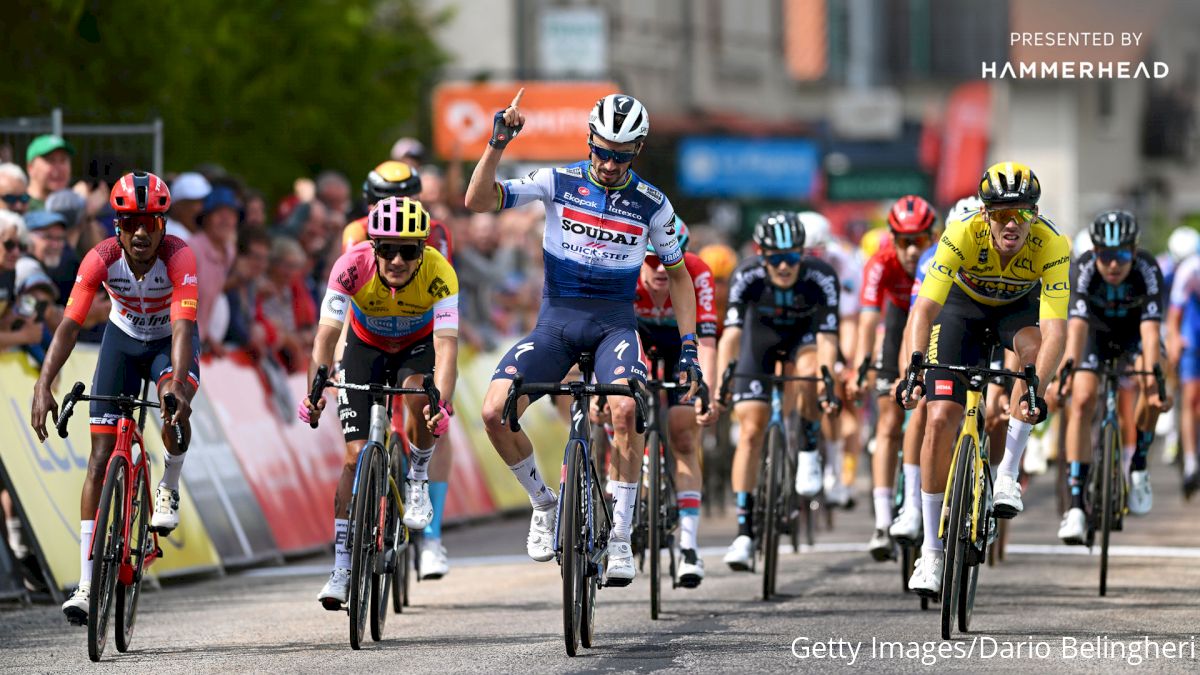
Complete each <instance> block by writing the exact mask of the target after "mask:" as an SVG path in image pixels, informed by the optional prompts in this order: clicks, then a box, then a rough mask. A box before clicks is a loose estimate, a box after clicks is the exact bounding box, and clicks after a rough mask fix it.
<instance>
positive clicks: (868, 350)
mask: <svg viewBox="0 0 1200 675" xmlns="http://www.w3.org/2000/svg"><path fill="white" fill-rule="evenodd" d="M878 331H879V308H877V307H863V309H862V312H861V313H859V315H858V347H857V348H856V349H855V351H854V353H855V354H857V355H858V356H859V358H857V359H854V361H852V362H851V363H850V364H849V365H851V366H857V365H858V363H857V362H861V361H862V360H863V359H864V358H870V357H871V355H872V354H874V353H875V335H876V333H877V332H878Z"/></svg>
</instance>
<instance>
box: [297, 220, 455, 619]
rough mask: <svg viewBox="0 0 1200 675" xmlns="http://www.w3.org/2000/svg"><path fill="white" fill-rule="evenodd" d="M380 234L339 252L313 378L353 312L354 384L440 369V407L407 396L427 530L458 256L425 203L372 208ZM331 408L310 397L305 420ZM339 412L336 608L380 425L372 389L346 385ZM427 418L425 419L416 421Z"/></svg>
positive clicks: (407, 516) (411, 510) (325, 594)
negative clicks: (354, 514) (374, 428)
mask: <svg viewBox="0 0 1200 675" xmlns="http://www.w3.org/2000/svg"><path fill="white" fill-rule="evenodd" d="M367 236H369V237H370V241H365V242H361V243H359V244H355V245H354V246H352V247H351V248H350V250H348V251H346V252H345V253H343V254H342V256H341V257H340V258H338V260H337V262H336V263H335V264H334V266H333V270H332V271H330V273H329V286H328V288H327V290H326V291H325V300H324V302H322V303H321V323H320V325H319V326H318V327H317V336H316V339H315V341H314V342H313V353H312V363H311V365H310V366H309V373H308V375H309V378H310V379H311V378H313V377H315V375H316V372H317V368H318V367H320V366H322V365H324V366H329V365H331V364H332V362H333V351H334V347H335V346H336V344H337V340H338V336H339V335H341V333H342V325H343V324H344V323H345V322H346V320H347V316H349V320H350V331H349V332H348V334H347V338H346V351H345V352H344V353H343V355H342V372H343V375H344V378H345V381H346V382H349V383H353V384H367V383H378V384H389V385H390V384H392V383H394V382H396V381H397V380H402V381H403V382H404V384H403V386H406V387H419V386H421V376H422V375H426V374H429V373H433V377H434V384H436V385H437V388H438V391H439V392H440V393H441V395H442V400H441V401H440V402H439V403H438V409H437V410H429V406H428V402H427V401H426V399H425V398H424V397H423V396H405V397H404V398H405V401H404V402H405V404H406V405H407V406H408V412H409V414H408V428H407V431H408V438H409V440H410V441H412V452H411V455H410V460H409V466H408V476H407V478H408V480H407V481H405V491H404V524H405V525H407V526H408V527H410V528H423V527H425V526H426V525H428V524H429V521H430V519H431V518H432V517H433V506H432V505H431V504H430V500H429V475H428V471H429V460H430V458H431V457H432V456H433V454H434V450H435V449H436V448H435V442H436V441H437V437H439V436H441V435H442V434H444V433H446V430H447V429H448V428H449V426H450V416H451V415H452V414H454V413H453V408H452V407H451V405H450V401H451V400H452V399H453V397H454V383H455V380H456V379H457V376H458V277H457V276H456V275H455V274H454V268H452V267H450V263H448V262H446V259H445V258H444V257H442V254H441V253H438V252H437V250H436V249H434V248H433V247H431V246H426V245H425V241H426V239H427V238H428V237H429V214H428V213H427V212H426V211H425V209H424V207H422V206H421V204H420V202H417V201H414V200H411V199H409V198H407V197H402V198H396V197H387V198H385V199H383V200H382V201H380V202H379V203H377V204H376V205H375V207H374V208H373V209H371V212H370V213H369V214H368V215H367ZM324 407H325V400H324V399H320V400H319V401H318V402H317V406H315V407H314V406H313V405H312V403H311V402H310V401H309V400H308V398H307V397H306V398H305V399H304V400H303V401H301V403H300V408H299V417H300V419H301V420H302V421H304V422H308V421H309V420H310V419H312V418H314V417H316V418H319V417H320V414H321V410H323V409H324ZM338 417H339V418H340V419H341V421H342V436H343V437H345V439H346V457H345V464H344V465H343V466H342V476H341V479H340V480H339V481H338V488H337V494H336V495H335V497H334V500H333V514H334V520H333V528H334V533H335V548H334V553H335V558H334V563H333V571H332V572H331V573H330V575H329V581H328V582H326V583H325V587H324V588H322V589H321V593H320V594H319V595H318V596H317V599H318V600H319V601H320V602H321V605H322V606H324V607H325V609H328V610H331V611H336V610H338V609H341V608H342V606H343V605H344V604H345V603H346V594H347V592H348V587H349V584H350V549H349V546H348V542H347V541H346V539H347V534H348V533H349V530H350V521H349V519H348V518H346V515H347V514H348V508H349V504H350V490H351V488H352V486H353V483H354V470H355V467H356V465H357V463H358V454H359V452H361V451H362V449H363V446H365V445H366V443H367V435H368V433H369V432H370V428H369V426H368V425H369V420H370V419H371V397H370V395H369V394H368V393H367V392H364V391H353V390H350V391H347V390H345V389H341V390H339V391H338ZM418 419H423V420H425V424H418V423H417V422H416V420H418Z"/></svg>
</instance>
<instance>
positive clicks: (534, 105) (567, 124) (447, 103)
mask: <svg viewBox="0 0 1200 675" xmlns="http://www.w3.org/2000/svg"><path fill="white" fill-rule="evenodd" d="M522 87H524V88H525V95H524V96H523V97H521V104H520V110H521V112H522V113H524V114H525V127H524V128H523V129H522V130H521V134H520V135H519V136H518V137H517V138H516V140H514V141H513V142H512V143H510V144H509V145H508V147H507V148H506V149H505V150H504V157H505V159H523V160H574V159H584V158H585V157H587V143H586V142H587V119H588V114H589V113H590V112H591V110H592V107H593V106H595V105H596V101H598V100H600V99H601V98H603V97H605V96H607V95H609V94H614V93H617V92H618V91H619V90H618V89H617V85H615V84H613V83H612V82H512V83H507V84H473V83H465V82H451V83H446V84H441V85H438V87H437V89H436V90H434V93H433V146H434V151H435V152H437V154H438V155H439V156H440V157H441V158H443V159H459V158H475V157H479V156H480V155H481V154H482V153H483V148H484V146H485V145H486V144H487V142H488V139H489V138H491V135H492V118H493V117H494V115H495V114H496V111H498V110H503V109H505V108H506V107H508V105H509V104H510V103H512V100H513V97H514V96H516V94H517V92H518V91H519V90H520V89H521V88H522Z"/></svg>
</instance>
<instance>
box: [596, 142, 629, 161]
mask: <svg viewBox="0 0 1200 675" xmlns="http://www.w3.org/2000/svg"><path fill="white" fill-rule="evenodd" d="M588 147H589V148H591V149H592V154H593V155H595V156H596V159H598V160H600V161H601V162H607V161H608V160H610V159H611V160H613V161H614V162H616V163H617V164H628V163H630V162H632V161H633V158H634V157H637V151H636V150H635V151H634V152H617V151H616V150H609V149H608V148H602V147H600V146H598V145H596V144H595V143H588Z"/></svg>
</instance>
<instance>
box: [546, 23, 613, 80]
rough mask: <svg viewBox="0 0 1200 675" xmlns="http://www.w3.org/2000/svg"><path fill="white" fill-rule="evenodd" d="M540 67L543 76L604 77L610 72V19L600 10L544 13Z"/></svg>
mask: <svg viewBox="0 0 1200 675" xmlns="http://www.w3.org/2000/svg"><path fill="white" fill-rule="evenodd" d="M539 30H540V41H539V50H538V57H539V58H538V66H539V69H540V71H541V75H542V76H543V77H572V78H575V77H602V76H604V75H606V74H607V73H608V19H607V16H606V15H605V13H604V10H603V9H601V8H599V7H573V8H551V9H546V10H545V11H543V12H542V17H541V24H540V26H539Z"/></svg>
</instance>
